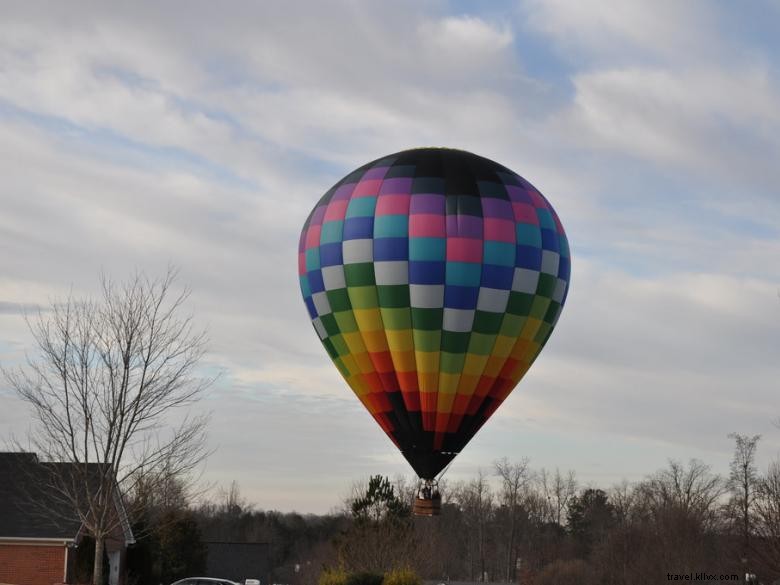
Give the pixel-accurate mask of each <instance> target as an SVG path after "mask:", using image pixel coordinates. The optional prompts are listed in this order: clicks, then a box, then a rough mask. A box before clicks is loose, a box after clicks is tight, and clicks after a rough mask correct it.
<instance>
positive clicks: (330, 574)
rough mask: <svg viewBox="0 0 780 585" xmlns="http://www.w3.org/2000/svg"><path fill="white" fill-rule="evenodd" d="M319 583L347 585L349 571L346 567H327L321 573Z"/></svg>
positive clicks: (319, 584)
mask: <svg viewBox="0 0 780 585" xmlns="http://www.w3.org/2000/svg"><path fill="white" fill-rule="evenodd" d="M317 583H318V585H347V573H346V571H344V569H325V570H324V571H322V573H320V578H319V579H318V580H317Z"/></svg>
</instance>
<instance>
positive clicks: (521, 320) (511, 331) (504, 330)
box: [500, 313, 526, 337]
mask: <svg viewBox="0 0 780 585" xmlns="http://www.w3.org/2000/svg"><path fill="white" fill-rule="evenodd" d="M525 322H526V317H521V316H519V315H510V314H509V313H507V314H506V315H504V320H503V321H502V322H501V330H500V333H501V335H506V336H507V337H519V336H520V331H521V330H522V329H523V326H524V325H525Z"/></svg>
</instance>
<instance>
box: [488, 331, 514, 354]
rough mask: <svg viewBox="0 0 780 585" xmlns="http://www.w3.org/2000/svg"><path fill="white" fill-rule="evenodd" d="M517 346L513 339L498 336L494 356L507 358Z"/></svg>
mask: <svg viewBox="0 0 780 585" xmlns="http://www.w3.org/2000/svg"><path fill="white" fill-rule="evenodd" d="M514 345H515V340H514V338H512V337H507V336H506V335H497V336H496V344H495V345H494V346H493V352H492V355H493V356H496V357H502V358H506V357H507V356H509V354H510V353H512V348H513V347H514Z"/></svg>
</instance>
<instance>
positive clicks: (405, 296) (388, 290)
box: [376, 284, 411, 309]
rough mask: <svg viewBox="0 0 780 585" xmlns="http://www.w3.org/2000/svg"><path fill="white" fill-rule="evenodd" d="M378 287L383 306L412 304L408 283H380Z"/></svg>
mask: <svg viewBox="0 0 780 585" xmlns="http://www.w3.org/2000/svg"><path fill="white" fill-rule="evenodd" d="M376 289H377V293H378V295H379V306H380V307H382V308H392V309H396V308H407V307H409V305H410V304H411V302H410V300H409V285H408V284H380V285H378V286H377V287H376Z"/></svg>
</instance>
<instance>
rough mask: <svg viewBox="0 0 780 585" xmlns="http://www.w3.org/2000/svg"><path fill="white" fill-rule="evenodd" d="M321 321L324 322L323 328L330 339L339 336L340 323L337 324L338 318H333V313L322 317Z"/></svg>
mask: <svg viewBox="0 0 780 585" xmlns="http://www.w3.org/2000/svg"><path fill="white" fill-rule="evenodd" d="M331 306H332V303H331ZM320 321H321V322H322V326H323V327H324V328H325V332H326V333H327V334H328V337H333V336H334V335H338V333H339V326H338V323H336V318H335V317H334V316H333V313H328V314H327V315H321V316H320Z"/></svg>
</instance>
